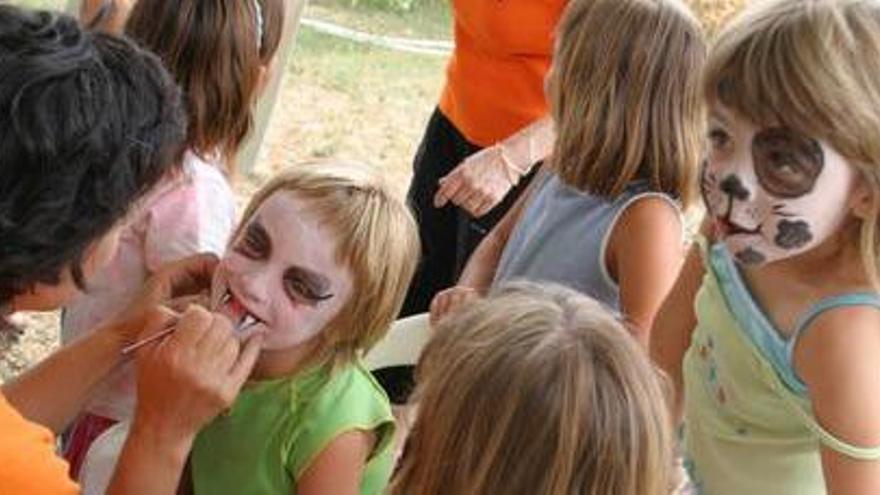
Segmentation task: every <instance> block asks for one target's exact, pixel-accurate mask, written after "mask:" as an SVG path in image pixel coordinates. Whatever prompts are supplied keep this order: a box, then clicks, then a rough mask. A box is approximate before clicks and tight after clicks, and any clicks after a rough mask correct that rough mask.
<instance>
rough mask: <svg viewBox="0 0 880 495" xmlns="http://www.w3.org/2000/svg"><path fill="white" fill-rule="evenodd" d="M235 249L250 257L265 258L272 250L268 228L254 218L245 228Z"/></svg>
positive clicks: (255, 258)
mask: <svg viewBox="0 0 880 495" xmlns="http://www.w3.org/2000/svg"><path fill="white" fill-rule="evenodd" d="M233 249H234V250H235V251H236V252H237V253H239V254H241V255H242V256H245V257H247V258H250V259H254V260H257V259H265V258H268V257H269V254H271V252H272V241H271V240H270V238H269V233H268V232H266V228H265V227H263V225H262V224H260V222H259V221H258V220H254V221H253V222H251V223H250V224H248V226H247V227H246V228H245V229H244V233H243V234H242V236H241V238H240V239H239V240H238V241H237V242H236V243H235V246H234V247H233Z"/></svg>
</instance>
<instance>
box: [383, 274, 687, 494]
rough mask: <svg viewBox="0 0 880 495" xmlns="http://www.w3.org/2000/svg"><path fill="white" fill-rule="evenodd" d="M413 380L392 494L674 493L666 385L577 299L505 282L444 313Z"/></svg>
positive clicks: (598, 313)
mask: <svg viewBox="0 0 880 495" xmlns="http://www.w3.org/2000/svg"><path fill="white" fill-rule="evenodd" d="M417 380H418V385H417V389H416V392H415V394H414V401H415V402H416V403H417V406H416V407H417V409H418V413H417V418H416V421H415V424H414V425H413V428H412V431H411V433H410V436H409V440H408V443H407V450H406V453H405V455H404V458H403V461H402V463H401V465H400V468H399V471H398V473H397V475H396V477H395V479H394V480H393V482H392V493H393V494H395V495H403V494H407V495H408V494H416V493H418V494H420V495H441V494H442V495H445V494H449V493H466V494H468V495H495V494H499V493H503V494H505V495H519V494H522V495H535V494H563V493H564V494H569V493H583V494H591V495H606V494H610V493H613V494H615V495H661V494H667V493H669V488H670V477H671V472H672V467H673V453H672V447H673V443H674V437H673V434H672V424H671V421H670V418H669V415H668V412H667V402H666V395H665V393H664V389H663V386H662V379H661V377H660V375H659V374H658V372H657V371H656V370H655V369H654V368H653V366H652V365H651V363H650V361H649V359H648V357H647V356H646V355H645V353H644V351H643V350H642V349H641V348H640V346H639V345H638V344H637V343H636V341H635V340H634V339H633V338H632V337H630V335H629V334H628V332H627V331H626V330H625V329H624V328H623V326H622V325H621V323H619V322H618V321H617V320H616V319H615V318H614V317H613V316H612V315H611V314H610V312H609V311H607V310H606V309H604V308H603V307H602V306H601V305H600V304H599V303H597V302H596V301H594V300H592V299H590V298H588V297H586V296H583V295H581V294H579V293H577V292H575V291H572V290H570V289H566V288H563V287H561V286H555V285H537V284H532V283H518V284H512V285H508V286H507V287H503V288H501V289H499V290H498V292H495V293H493V294H492V295H490V297H488V298H487V299H485V300H483V301H480V302H477V303H475V304H474V305H472V306H470V307H467V308H464V309H462V310H461V311H460V312H458V313H455V314H453V315H450V316H449V317H447V318H446V319H444V320H443V321H441V323H440V325H439V326H438V328H437V329H436V331H435V336H434V338H433V339H432V340H431V342H430V343H429V344H428V346H427V348H426V349H425V351H424V354H423V356H422V358H421V360H420V362H419V366H418V369H417Z"/></svg>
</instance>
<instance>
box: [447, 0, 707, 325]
mask: <svg viewBox="0 0 880 495" xmlns="http://www.w3.org/2000/svg"><path fill="white" fill-rule="evenodd" d="M705 51H706V49H705V44H704V40H703V37H702V32H701V29H700V27H699V24H698V22H697V21H696V19H695V18H694V16H693V14H692V13H691V12H690V11H689V10H688V9H687V7H685V6H684V5H683V4H681V3H679V2H678V1H676V0H661V1H658V2H642V1H635V0H622V1H621V0H600V1H579V2H572V3H570V4H569V6H568V8H567V11H566V13H565V15H564V17H563V19H562V20H561V23H560V26H559V31H558V40H557V46H556V52H555V54H554V62H553V69H552V71H551V75H550V76H549V79H548V96H549V98H550V107H551V111H552V116H553V120H554V124H555V126H556V131H557V141H556V143H555V145H554V149H553V155H552V156H551V158H550V159H549V160H548V162H547V163H546V164H545V166H544V170H542V171H541V173H540V175H539V176H538V177H537V178H536V180H535V181H534V182H533V184H532V185H531V186H530V187H529V190H528V191H527V193H526V194H524V195H523V197H522V198H521V199H520V200H519V202H518V204H517V205H516V206H515V207H514V208H512V209H511V211H510V212H509V213H508V214H507V216H506V217H505V218H504V219H503V220H502V222H501V223H500V224H499V225H498V226H497V227H496V228H495V230H493V231H492V233H490V234H489V236H487V238H486V239H485V240H484V241H483V243H482V244H481V245H480V246H479V248H478V249H477V250H476V252H475V253H474V254H473V256H472V257H471V259H470V260H469V262H468V265H467V267H466V268H465V270H464V273H463V274H462V277H461V279H460V280H459V285H458V286H456V287H453V288H451V289H447V290H446V291H444V292H441V293H440V294H438V295H437V297H436V298H435V299H434V301H433V303H432V305H431V313H432V317H433V318H434V319H435V320H436V319H438V318H440V317H441V316H442V315H443V314H445V313H446V312H448V311H449V310H450V309H452V308H453V307H455V306H456V305H458V304H460V303H461V302H463V301H464V300H466V299H468V298H469V297H472V296H474V295H479V294H480V293H483V292H484V291H486V290H487V289H488V288H489V287H490V286H491V285H493V284H495V283H498V282H502V281H506V280H511V279H528V280H533V281H552V282H557V283H561V284H564V285H567V286H569V287H571V288H574V289H576V290H578V291H581V292H583V293H585V294H587V295H589V296H592V297H594V298H596V299H598V300H599V301H601V302H603V303H604V304H605V305H607V306H608V307H609V308H611V309H613V310H615V311H618V312H619V313H620V314H621V315H622V316H623V317H624V318H625V319H626V320H627V321H628V322H629V323H630V328H631V330H632V332H633V334H634V335H635V336H636V337H637V338H638V339H639V340H640V341H642V342H643V343H646V342H647V339H648V331H649V329H650V327H651V323H652V322H653V319H654V316H655V314H656V312H657V310H658V309H659V307H660V304H661V303H662V302H663V299H664V298H665V296H666V294H667V293H668V291H669V290H670V289H671V287H672V285H673V283H674V282H675V279H676V277H677V275H678V271H679V269H680V267H681V264H682V262H683V260H684V252H685V251H684V248H685V242H684V229H683V221H682V214H681V211H682V208H684V207H687V206H689V205H690V201H691V199H692V198H693V197H694V194H693V190H692V189H693V187H692V182H693V181H692V179H693V177H694V176H695V173H696V170H697V165H698V161H699V154H700V149H701V137H702V134H703V133H702V127H701V126H702V109H701V107H700V103H699V101H700V98H699V92H698V87H699V74H700V72H701V69H702V66H703V62H704V60H705Z"/></svg>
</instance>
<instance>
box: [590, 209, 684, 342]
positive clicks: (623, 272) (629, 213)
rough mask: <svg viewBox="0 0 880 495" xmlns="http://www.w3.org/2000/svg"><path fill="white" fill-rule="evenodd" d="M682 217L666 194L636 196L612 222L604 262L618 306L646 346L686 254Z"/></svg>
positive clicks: (632, 329)
mask: <svg viewBox="0 0 880 495" xmlns="http://www.w3.org/2000/svg"><path fill="white" fill-rule="evenodd" d="M682 227H683V226H682V219H681V218H680V216H679V214H678V211H676V209H675V208H674V207H673V206H672V205H671V204H670V203H669V201H668V200H666V199H663V198H659V197H648V198H644V199H640V200H638V201H636V202H635V203H633V204H632V205H631V206H629V207H628V208H626V209H625V210H624V211H623V213H622V214H621V216H620V219H619V220H618V221H617V223H616V225H615V226H614V228H613V230H612V232H611V237H610V240H609V242H608V247H607V251H606V258H605V263H606V266H607V267H608V270H609V272H610V274H611V275H612V277H614V278H615V280H616V281H617V285H618V287H619V288H620V310H621V313H622V314H623V316H624V318H626V320H627V321H628V323H629V324H630V326H631V332H632V333H633V336H634V337H636V339H638V341H639V342H641V343H642V345H644V346H645V348H647V347H648V342H649V336H650V333H651V332H650V331H651V325H652V324H653V323H654V318H655V316H656V315H657V311H658V310H659V309H660V306H661V304H662V303H663V299H664V298H665V297H666V294H668V293H669V290H670V289H671V288H672V286H673V284H674V283H675V279H676V277H677V276H678V273H679V270H680V268H681V265H682V262H683V261H684V257H685V247H684V246H685V244H684V239H683V238H682V233H683V228H682Z"/></svg>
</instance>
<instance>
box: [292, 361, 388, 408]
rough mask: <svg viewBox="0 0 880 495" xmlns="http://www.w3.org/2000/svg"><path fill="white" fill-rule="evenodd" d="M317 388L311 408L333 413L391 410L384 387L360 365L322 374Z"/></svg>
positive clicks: (315, 385)
mask: <svg viewBox="0 0 880 495" xmlns="http://www.w3.org/2000/svg"><path fill="white" fill-rule="evenodd" d="M313 384H314V388H313V389H312V390H313V395H312V398H311V400H310V401H309V402H310V408H314V409H323V410H333V409H336V408H348V407H352V408H357V409H360V410H365V411H366V410H373V411H374V412H377V411H379V412H381V411H384V410H385V409H389V410H390V403H389V401H388V397H387V396H386V394H385V392H384V390H383V389H382V387H381V385H379V383H378V382H377V381H376V379H375V378H374V377H373V374H372V373H370V372H369V371H367V369H366V368H364V366H363V364H361V363H360V362H359V361H355V362H351V363H347V364H343V365H341V366H338V367H337V368H336V369H334V370H332V371H325V372H322V373H321V374H320V375H319V376H317V377H316V378H315V381H314V382H313Z"/></svg>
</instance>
